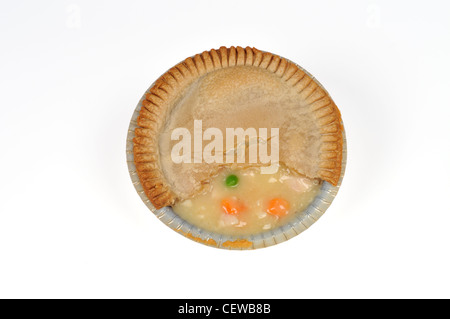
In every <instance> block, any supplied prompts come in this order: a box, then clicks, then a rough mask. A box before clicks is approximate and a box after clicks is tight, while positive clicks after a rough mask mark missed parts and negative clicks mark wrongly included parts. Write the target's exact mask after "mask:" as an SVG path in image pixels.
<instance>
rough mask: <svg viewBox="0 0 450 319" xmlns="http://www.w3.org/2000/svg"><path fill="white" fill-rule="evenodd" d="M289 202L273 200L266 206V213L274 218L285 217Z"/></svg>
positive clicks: (279, 199) (281, 199)
mask: <svg viewBox="0 0 450 319" xmlns="http://www.w3.org/2000/svg"><path fill="white" fill-rule="evenodd" d="M289 208H290V205H289V202H288V201H287V200H285V199H283V198H278V197H277V198H273V199H271V200H270V202H269V205H268V206H267V212H268V213H269V214H271V215H275V216H279V217H282V216H285V215H287V213H288V212H289Z"/></svg>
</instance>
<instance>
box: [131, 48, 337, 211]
mask: <svg viewBox="0 0 450 319" xmlns="http://www.w3.org/2000/svg"><path fill="white" fill-rule="evenodd" d="M234 66H253V67H257V68H263V69H266V70H268V71H270V72H271V73H273V74H275V75H277V76H278V77H279V78H280V79H281V80H283V81H285V82H286V83H287V84H289V85H290V86H291V87H293V88H294V89H295V90H296V91H297V93H298V95H299V98H300V99H302V100H304V101H305V102H306V105H307V106H310V107H311V109H312V110H313V112H314V117H315V118H316V120H317V123H318V124H319V126H320V133H321V134H322V144H321V147H320V155H319V156H320V162H319V167H318V171H317V172H318V176H310V177H318V178H321V179H323V180H325V181H328V182H330V183H331V184H333V185H337V184H338V181H339V178H340V175H341V169H342V168H341V163H342V148H343V132H342V131H343V127H342V121H341V115H340V112H339V110H338V108H337V106H336V105H335V104H334V102H333V100H332V99H331V98H330V96H329V95H328V93H327V92H326V91H325V90H324V89H323V88H322V87H321V86H320V84H318V83H317V82H316V81H315V80H314V79H313V78H312V77H311V76H310V75H308V74H307V73H306V72H305V71H304V70H302V69H301V68H300V67H299V66H297V65H296V64H294V63H292V62H290V61H289V60H287V59H284V58H282V57H279V56H277V55H274V54H271V53H268V52H262V51H259V50H257V49H255V48H250V47H247V48H245V49H244V48H241V47H230V48H226V47H221V48H220V49H218V50H211V51H205V52H203V53H201V54H197V55H195V56H194V57H190V58H187V59H185V60H184V61H183V62H181V63H179V64H177V65H176V66H174V67H173V68H171V69H170V70H168V71H167V72H166V73H164V74H163V75H162V76H161V77H160V78H159V79H158V80H157V81H156V82H155V83H154V85H153V86H152V87H151V89H150V90H149V93H148V94H147V95H146V98H145V100H144V101H143V102H142V108H141V110H140V114H139V117H138V119H137V124H138V126H139V127H138V128H136V130H135V138H134V140H133V142H134V148H133V150H134V159H135V164H136V168H137V172H138V176H139V179H140V181H141V184H142V186H143V188H144V191H145V194H146V195H147V197H148V198H149V199H150V201H151V202H152V204H153V205H154V206H155V208H157V209H159V208H161V207H164V206H171V205H173V204H174V203H175V201H176V200H177V197H176V195H175V194H174V193H173V191H172V190H171V185H170V182H169V181H168V180H167V179H166V178H165V176H163V173H162V170H161V163H160V158H159V150H158V133H159V132H160V130H161V127H162V126H163V125H164V123H165V120H166V116H167V114H168V111H170V107H171V105H173V103H174V101H175V100H176V99H177V98H178V97H179V96H180V95H182V94H183V92H184V90H185V89H186V88H187V87H189V85H190V84H192V83H193V82H194V81H195V80H196V79H198V78H199V77H200V76H203V75H204V74H206V73H208V72H211V71H214V70H218V69H224V68H230V67H234Z"/></svg>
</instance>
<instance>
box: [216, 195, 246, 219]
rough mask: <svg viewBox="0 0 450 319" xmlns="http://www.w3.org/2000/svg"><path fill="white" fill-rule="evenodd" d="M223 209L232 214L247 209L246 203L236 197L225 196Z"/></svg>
mask: <svg viewBox="0 0 450 319" xmlns="http://www.w3.org/2000/svg"><path fill="white" fill-rule="evenodd" d="M221 205H222V209H223V211H224V212H225V213H227V214H230V215H236V214H238V213H240V212H241V211H243V210H245V208H246V207H245V205H244V203H242V202H241V201H240V200H238V199H236V198H225V199H223V200H222V202H221Z"/></svg>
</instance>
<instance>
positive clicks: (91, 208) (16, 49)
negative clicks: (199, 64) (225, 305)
mask: <svg viewBox="0 0 450 319" xmlns="http://www.w3.org/2000/svg"><path fill="white" fill-rule="evenodd" d="M449 13H450V5H449V3H448V2H446V1H427V2H425V1H395V2H394V1H376V0H365V1H361V0H358V1H280V0H277V1H261V0H259V1H243V0H240V1H233V0H228V1H225V2H223V1H220V2H219V1H154V2H151V1H111V0H109V1H106V0H105V1H76V0H74V1H61V0H58V1H56V0H55V1H2V2H1V5H0V92H1V105H0V146H1V155H0V297H2V298H7V297H9V298H13V297H30V298H34V297H40V298H53V297H57V298H72V297H74V298H81V297H83V298H122V297H123V298H175V297H176V298H432V297H437V298H443V297H445V298H449V297H450V288H449V285H450V274H449V269H450V254H449V244H450V230H449V226H450V209H449V204H448V203H449V201H448V198H449V193H450V165H449V164H450V145H449V144H450V143H449V138H450V125H449V124H450V123H449V122H450V96H449V87H450V76H449V74H450V62H449V57H450V19H449ZM222 45H225V46H230V45H240V46H254V47H256V48H258V49H261V50H266V51H270V52H273V53H276V54H279V55H281V56H284V57H286V58H289V59H291V60H293V61H295V62H297V63H298V64H300V65H301V66H303V67H304V68H305V69H306V70H308V71H309V72H310V73H312V74H313V75H314V76H315V77H316V78H317V79H318V80H319V81H320V82H321V83H322V84H323V85H324V86H325V87H326V88H327V90H328V91H329V92H330V94H331V95H332V97H333V99H334V100H335V102H336V103H337V105H338V106H339V108H340V109H341V111H342V115H343V120H344V123H345V128H346V132H347V138H348V154H349V155H348V168H347V172H346V176H345V178H344V182H343V185H342V188H341V190H340V192H339V194H338V196H337V198H336V200H335V201H334V202H333V204H332V206H331V207H330V208H329V210H328V211H327V212H326V214H325V215H324V216H323V217H322V218H321V219H320V220H319V221H318V222H317V223H315V224H314V225H313V226H312V227H311V228H310V229H308V230H307V231H306V232H304V233H302V234H301V235H299V236H297V237H295V238H293V239H291V240H289V241H288V242H285V243H283V244H279V245H276V246H273V247H270V248H266V249H259V250H255V251H243V252H242V251H226V250H220V249H214V248H210V247H207V246H203V245H200V244H198V243H195V242H193V241H190V240H188V239H186V238H184V237H183V236H180V235H179V234H177V233H175V232H174V231H172V230H170V229H169V228H168V227H166V226H165V225H164V224H163V223H162V222H160V221H159V220H158V219H157V218H156V217H155V216H154V215H152V214H151V213H150V211H149V210H148V209H147V207H146V206H145V205H144V204H143V203H142V201H141V200H140V198H139V197H138V195H137V194H136V192H135V190H134V188H133V185H132V184H131V182H130V178H129V175H128V171H127V166H126V158H125V140H126V134H127V128H128V124H129V120H130V118H131V115H132V112H133V110H134V108H135V106H136V104H137V102H138V100H139V99H140V97H141V95H142V94H143V93H144V91H145V90H146V89H147V88H148V86H149V85H150V84H151V83H152V82H153V81H154V80H155V79H156V78H157V77H158V76H159V75H161V74H162V73H163V72H165V71H166V70H167V69H168V68H170V67H171V66H173V65H174V64H176V63H178V62H179V61H180V60H182V59H184V58H186V57H188V56H191V55H193V54H195V53H199V52H202V51H204V50H209V49H211V48H218V47H220V46H222Z"/></svg>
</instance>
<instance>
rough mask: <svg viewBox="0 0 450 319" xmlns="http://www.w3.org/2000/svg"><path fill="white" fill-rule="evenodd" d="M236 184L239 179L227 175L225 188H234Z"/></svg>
mask: <svg viewBox="0 0 450 319" xmlns="http://www.w3.org/2000/svg"><path fill="white" fill-rule="evenodd" d="M238 183H239V178H238V177H237V176H236V175H234V174H231V175H228V176H227V178H226V179H225V185H227V187H235V186H236V185H237V184H238Z"/></svg>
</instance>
